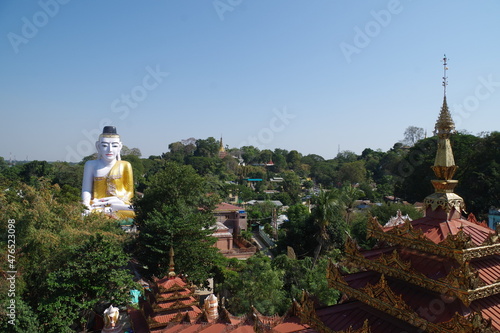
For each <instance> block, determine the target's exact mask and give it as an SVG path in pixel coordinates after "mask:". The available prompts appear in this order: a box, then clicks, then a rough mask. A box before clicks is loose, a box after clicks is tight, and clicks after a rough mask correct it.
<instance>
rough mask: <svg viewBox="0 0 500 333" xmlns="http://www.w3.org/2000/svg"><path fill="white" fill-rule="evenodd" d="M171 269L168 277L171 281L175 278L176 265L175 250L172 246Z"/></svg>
mask: <svg viewBox="0 0 500 333" xmlns="http://www.w3.org/2000/svg"><path fill="white" fill-rule="evenodd" d="M169 254H170V268H169V269H168V277H169V278H170V279H173V278H175V276H176V275H177V274H175V264H174V248H173V247H172V246H170V253H169Z"/></svg>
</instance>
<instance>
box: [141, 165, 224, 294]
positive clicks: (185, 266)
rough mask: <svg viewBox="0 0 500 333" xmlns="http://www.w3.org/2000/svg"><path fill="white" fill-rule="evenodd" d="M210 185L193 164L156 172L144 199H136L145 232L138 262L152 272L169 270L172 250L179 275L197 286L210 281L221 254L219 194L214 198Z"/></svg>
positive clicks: (164, 272) (159, 274)
mask: <svg viewBox="0 0 500 333" xmlns="http://www.w3.org/2000/svg"><path fill="white" fill-rule="evenodd" d="M208 189H209V184H208V182H207V181H206V180H205V179H204V178H203V177H201V176H199V175H198V174H196V172H195V171H194V169H193V168H192V167H190V166H182V165H179V164H177V163H173V162H168V163H167V164H166V165H165V168H164V169H163V170H161V171H159V172H158V173H156V174H155V175H154V176H153V177H152V179H151V181H150V186H149V187H148V188H147V189H146V190H145V191H144V197H143V198H142V199H140V200H137V201H136V208H137V213H138V215H137V218H136V221H137V223H138V224H139V227H140V229H141V232H140V235H139V238H138V240H137V246H138V253H137V255H138V258H139V259H140V260H141V262H143V263H144V264H146V265H147V267H148V270H149V274H151V275H152V274H156V275H157V276H163V275H165V274H166V273H167V272H168V263H169V256H168V252H169V250H170V247H171V246H172V247H173V248H174V251H175V253H176V261H175V262H176V271H177V273H185V274H187V275H188V276H189V279H190V280H191V281H193V282H195V283H200V284H201V283H205V282H206V280H207V279H208V278H209V277H210V276H211V275H210V274H211V273H210V271H211V269H212V267H213V265H214V264H215V262H216V261H217V260H218V256H219V252H218V251H217V249H216V248H214V247H213V246H212V245H213V244H214V243H215V239H214V238H213V237H210V235H211V234H212V232H213V230H212V227H213V225H214V224H215V218H214V216H213V213H212V211H213V209H214V207H215V203H216V202H217V201H218V198H217V196H215V195H209V194H208V193H209V192H210V191H209V190H208Z"/></svg>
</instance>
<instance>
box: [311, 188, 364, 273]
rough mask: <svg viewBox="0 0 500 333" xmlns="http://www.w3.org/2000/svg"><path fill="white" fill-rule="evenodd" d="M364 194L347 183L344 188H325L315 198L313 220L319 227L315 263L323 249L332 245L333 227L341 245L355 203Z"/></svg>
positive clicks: (337, 240)
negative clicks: (326, 189) (328, 189)
mask: <svg viewBox="0 0 500 333" xmlns="http://www.w3.org/2000/svg"><path fill="white" fill-rule="evenodd" d="M363 195H364V192H363V191H362V190H360V189H358V188H357V187H353V186H352V185H346V186H344V187H342V189H337V188H334V189H332V190H330V191H324V190H323V191H321V192H320V193H319V194H318V195H317V196H316V197H315V198H314V199H313V203H314V204H315V207H314V210H313V212H312V214H313V221H314V223H315V224H316V226H317V228H318V232H317V234H316V239H317V241H318V245H317V246H316V249H315V250H314V263H316V261H317V259H318V257H319V255H320V254H321V251H322V250H325V249H326V248H327V247H328V246H329V245H331V244H329V243H331V242H329V241H330V233H331V232H332V227H334V228H335V231H336V232H335V234H336V236H337V239H336V242H337V243H338V244H337V245H339V246H340V245H341V243H342V239H343V238H344V233H345V232H346V231H347V228H348V227H347V226H348V225H349V223H350V220H351V214H352V212H353V211H354V203H355V202H356V200H357V199H359V198H360V197H361V196H363ZM329 229H330V231H329Z"/></svg>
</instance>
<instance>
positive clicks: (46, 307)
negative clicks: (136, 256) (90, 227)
mask: <svg viewBox="0 0 500 333" xmlns="http://www.w3.org/2000/svg"><path fill="white" fill-rule="evenodd" d="M127 261H128V258H127V257H126V256H125V254H124V253H123V251H122V249H121V247H119V246H117V245H116V243H114V242H113V241H109V240H107V239H105V238H104V237H103V236H102V235H99V234H97V235H96V236H91V237H90V238H89V239H88V241H87V242H85V243H84V244H83V245H81V246H78V247H75V248H73V249H71V250H70V253H69V256H68V259H67V261H66V262H65V264H64V266H62V267H61V268H59V269H57V270H55V271H53V272H51V273H49V275H48V277H47V284H46V289H44V291H43V296H42V301H41V303H40V305H39V307H38V309H39V310H40V311H41V312H42V314H43V319H44V321H45V322H46V323H47V325H48V328H49V329H48V330H47V332H54V333H55V332H66V331H68V332H71V331H72V330H69V327H70V326H72V325H73V324H75V321H78V319H79V323H77V326H78V327H79V328H80V329H82V328H83V327H84V325H85V324H86V316H83V317H80V316H81V314H82V313H87V314H89V313H90V312H91V311H92V310H93V309H94V308H95V307H96V306H97V305H99V304H107V303H113V304H114V305H125V304H127V302H128V299H129V290H130V289H132V288H134V283H133V281H132V275H130V274H129V273H128V272H127V271H126V270H124V269H123V267H124V266H125V265H126V264H127Z"/></svg>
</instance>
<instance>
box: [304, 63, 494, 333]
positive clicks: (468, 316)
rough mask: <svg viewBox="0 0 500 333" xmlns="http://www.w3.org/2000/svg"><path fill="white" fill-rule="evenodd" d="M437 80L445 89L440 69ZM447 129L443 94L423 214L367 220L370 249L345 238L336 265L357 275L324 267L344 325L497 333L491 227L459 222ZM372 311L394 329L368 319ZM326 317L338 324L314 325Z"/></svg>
mask: <svg viewBox="0 0 500 333" xmlns="http://www.w3.org/2000/svg"><path fill="white" fill-rule="evenodd" d="M444 60H445V65H446V57H445V58H444ZM445 68H446V67H445ZM443 79H444V82H443V85H444V86H446V69H445V76H444V78H443ZM453 131H454V123H453V120H452V118H451V115H450V112H449V110H448V105H447V102H446V95H445V97H444V100H443V106H442V108H441V112H440V115H439V118H438V121H437V123H436V134H437V146H438V148H437V153H436V159H435V163H434V165H433V166H432V169H433V171H434V174H435V175H436V180H433V181H432V184H433V186H434V189H435V192H434V193H433V194H431V195H429V196H427V197H426V198H425V200H424V208H425V217H423V218H420V219H417V220H414V221H410V220H406V221H404V222H403V223H400V224H398V225H394V226H382V225H381V224H380V223H379V222H378V221H377V219H376V218H371V219H370V221H369V223H368V235H369V236H370V237H374V238H376V239H378V240H379V243H378V246H377V247H376V248H374V249H372V250H368V251H361V250H360V249H358V246H357V244H356V243H355V242H354V241H353V240H351V239H348V241H347V244H346V254H347V259H346V261H345V265H344V266H346V267H349V268H350V270H356V271H357V272H356V273H352V274H345V271H344V269H343V268H342V267H339V266H336V265H334V264H330V266H329V269H328V281H329V285H330V287H332V288H336V289H338V290H340V291H342V292H343V293H344V294H345V298H346V300H345V301H344V304H342V305H340V306H339V307H342V306H344V307H348V306H350V305H351V306H352V307H353V309H354V308H355V309H356V315H352V314H349V315H347V316H345V317H341V319H342V321H343V324H344V325H345V326H347V325H352V328H354V329H359V330H363V329H364V330H365V331H366V332H372V333H374V332H392V331H394V332H396V331H398V332H400V331H401V330H400V328H399V327H400V326H401V321H402V322H404V323H406V324H407V325H408V327H407V328H406V329H405V331H406V332H498V331H500V255H499V254H500V239H499V235H498V230H496V231H494V230H492V229H490V228H488V227H487V226H486V225H485V224H484V223H478V222H477V221H476V219H475V217H473V216H469V218H468V219H466V218H464V215H465V203H464V200H463V199H462V198H461V197H460V196H459V195H457V194H456V193H454V188H455V187H456V185H457V183H458V181H456V180H453V179H452V178H453V175H454V173H455V171H456V169H457V166H456V165H455V161H454V157H453V152H452V148H451V144H450V135H451V134H452V133H453ZM336 307H337V306H333V307H332V309H331V310H330V311H334V309H335V308H336ZM364 310H366V312H364V313H361V312H362V311H364ZM339 311H341V310H339ZM373 311H379V312H380V313H381V315H380V317H379V318H380V319H381V320H382V318H384V319H385V320H387V321H388V322H389V323H390V325H389V326H391V325H392V326H393V327H394V328H387V327H383V325H381V324H379V323H376V322H375V321H373V319H370V318H371V316H370V313H373ZM319 313H320V312H319V311H316V314H317V315H318V316H319ZM354 317H356V318H354ZM328 318H332V319H335V318H337V320H339V319H338V316H333V315H332V316H331V317H327V318H324V319H322V320H321V321H322V322H323V323H324V324H327V323H328ZM363 323H364V325H365V326H364V327H363V326H362V325H363ZM312 326H313V327H315V328H316V326H315V325H312ZM327 326H328V328H329V329H330V330H334V329H333V327H332V326H330V325H327ZM392 326H391V327H392ZM365 331H363V332H365Z"/></svg>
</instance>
